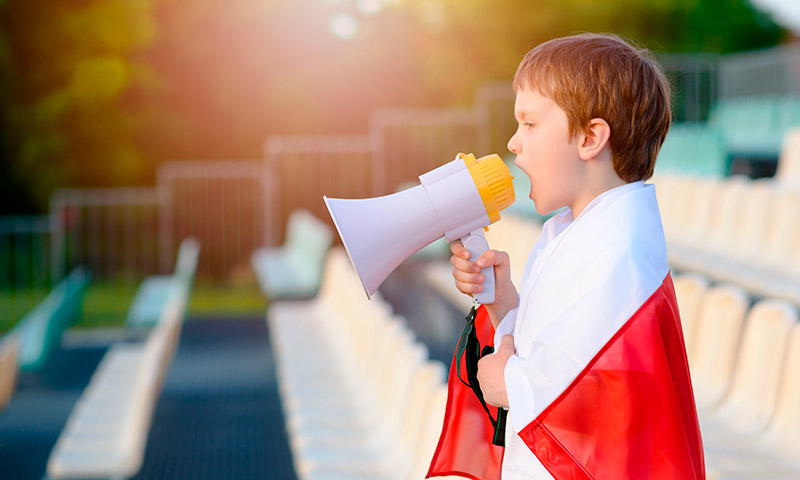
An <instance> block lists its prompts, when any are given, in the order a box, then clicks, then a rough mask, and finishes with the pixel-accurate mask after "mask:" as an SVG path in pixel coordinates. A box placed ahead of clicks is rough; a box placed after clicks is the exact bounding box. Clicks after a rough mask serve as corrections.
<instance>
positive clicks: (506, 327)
mask: <svg viewBox="0 0 800 480" xmlns="http://www.w3.org/2000/svg"><path fill="white" fill-rule="evenodd" d="M517 305H519V302H517ZM518 311H519V306H517V308H514V309H513V310H510V311H509V312H508V313H507V314H506V316H505V317H503V319H502V320H500V323H499V324H498V325H497V328H496V329H495V331H494V345H500V340H501V339H502V338H503V335H514V325H516V323H517V312H518Z"/></svg>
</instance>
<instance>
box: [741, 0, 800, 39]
mask: <svg viewBox="0 0 800 480" xmlns="http://www.w3.org/2000/svg"><path fill="white" fill-rule="evenodd" d="M751 1H752V2H753V4H754V5H756V6H757V7H759V8H762V9H763V10H764V11H766V12H768V13H771V14H772V18H773V19H774V20H775V22H776V23H778V24H781V25H783V26H785V27H787V28H789V29H791V30H792V31H793V32H794V33H795V34H797V35H800V0H751Z"/></svg>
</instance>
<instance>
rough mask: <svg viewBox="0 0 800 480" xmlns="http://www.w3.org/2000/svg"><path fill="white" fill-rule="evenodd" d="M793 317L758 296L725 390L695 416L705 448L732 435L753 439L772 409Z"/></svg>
mask: <svg viewBox="0 0 800 480" xmlns="http://www.w3.org/2000/svg"><path fill="white" fill-rule="evenodd" d="M797 320H798V318H797V311H796V310H795V308H794V307H792V306H791V305H790V304H788V303H786V302H783V301H779V300H772V299H768V300H762V301H760V302H758V303H756V304H755V305H754V306H753V307H752V308H751V309H750V312H749V313H748V315H747V319H746V321H745V327H744V333H743V336H742V346H741V349H740V352H739V355H738V358H737V361H736V367H735V370H734V373H733V379H732V381H731V386H730V391H729V392H728V394H727V395H726V397H725V399H724V400H723V402H722V403H721V404H720V405H719V407H718V408H716V409H715V410H714V411H713V412H711V414H710V415H707V416H705V417H703V418H701V420H702V422H701V427H702V429H703V439H704V442H705V443H706V450H707V451H711V450H714V449H715V448H716V447H721V448H722V449H725V448H726V447H727V446H729V445H731V444H732V443H733V444H735V443H736V436H739V437H750V438H753V437H755V436H756V435H757V434H758V433H760V432H761V431H763V430H764V429H765V428H766V426H767V424H768V423H769V421H770V419H771V417H772V415H773V413H774V411H775V403H776V401H777V396H778V386H779V383H780V378H781V370H782V366H783V361H784V356H785V351H786V345H787V339H788V337H789V332H790V331H791V329H792V327H794V326H795V325H796V324H797ZM731 433H734V434H736V435H734V436H732V435H731Z"/></svg>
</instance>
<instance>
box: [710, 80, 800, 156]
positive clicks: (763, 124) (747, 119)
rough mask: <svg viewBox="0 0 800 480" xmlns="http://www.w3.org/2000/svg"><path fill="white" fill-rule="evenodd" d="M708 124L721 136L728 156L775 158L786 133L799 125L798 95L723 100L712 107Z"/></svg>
mask: <svg viewBox="0 0 800 480" xmlns="http://www.w3.org/2000/svg"><path fill="white" fill-rule="evenodd" d="M708 124H709V126H710V127H714V128H717V129H719V131H720V132H721V133H722V135H723V140H724V142H725V149H726V151H727V152H728V155H745V156H749V155H752V156H772V157H775V156H777V155H778V153H779V152H780V148H781V144H782V141H783V137H784V135H785V134H786V132H787V131H788V130H789V129H790V128H792V127H794V126H797V125H800V95H758V96H747V97H734V98H724V99H721V100H719V101H717V102H716V103H715V104H714V105H713V106H712V108H711V112H709V119H708Z"/></svg>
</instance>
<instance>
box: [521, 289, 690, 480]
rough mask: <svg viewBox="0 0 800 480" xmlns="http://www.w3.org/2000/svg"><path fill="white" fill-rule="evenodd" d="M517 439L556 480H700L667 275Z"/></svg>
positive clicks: (681, 348) (687, 380)
mask: <svg viewBox="0 0 800 480" xmlns="http://www.w3.org/2000/svg"><path fill="white" fill-rule="evenodd" d="M520 437H521V438H522V439H523V441H524V442H525V443H526V444H527V445H528V447H530V449H531V451H533V453H534V454H535V455H536V457H537V458H538V459H539V461H541V462H542V464H543V465H544V466H545V468H547V470H548V471H549V472H550V474H551V475H553V477H554V478H556V479H559V480H561V479H598V480H599V479H620V478H642V479H669V480H673V479H703V478H705V465H704V459H703V445H702V441H701V438H700V428H699V424H698V421H697V411H696V409H695V403H694V394H693V392H692V387H691V381H690V378H689V367H688V364H687V362H686V349H685V347H684V342H683V333H682V330H681V325H680V317H679V314H678V307H677V302H676V300H675V291H674V289H673V286H672V279H671V277H670V276H669V275H667V277H666V278H665V279H664V283H663V284H662V285H661V287H659V289H658V290H656V291H655V293H653V295H652V296H651V297H650V298H649V299H648V300H647V301H646V302H645V303H644V305H642V307H641V308H640V309H639V310H638V311H637V312H636V313H635V314H634V315H633V316H632V317H631V318H630V320H628V322H627V323H626V324H625V325H624V326H623V327H622V328H621V329H620V330H619V331H618V332H617V333H616V335H614V337H613V338H612V339H611V340H610V341H609V342H608V343H607V344H606V345H605V347H603V349H602V350H601V351H600V352H599V353H598V354H597V355H596V356H595V358H594V359H593V360H592V361H591V362H590V363H589V364H588V365H587V366H586V368H585V369H584V370H583V371H582V372H581V373H580V374H579V375H578V377H577V378H576V379H575V380H574V381H573V382H572V384H571V385H570V386H569V387H568V388H567V389H566V390H565V391H564V393H562V394H561V396H560V397H559V398H558V399H557V400H556V401H554V402H553V403H552V404H550V406H549V407H547V409H545V411H544V412H542V414H541V415H539V417H538V418H537V419H536V420H534V421H533V422H532V423H531V424H530V425H528V426H527V427H526V428H525V429H523V430H522V431H521V432H520Z"/></svg>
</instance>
